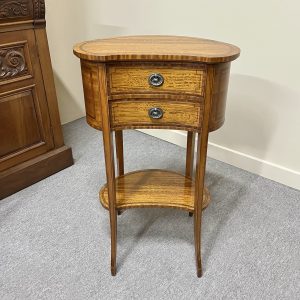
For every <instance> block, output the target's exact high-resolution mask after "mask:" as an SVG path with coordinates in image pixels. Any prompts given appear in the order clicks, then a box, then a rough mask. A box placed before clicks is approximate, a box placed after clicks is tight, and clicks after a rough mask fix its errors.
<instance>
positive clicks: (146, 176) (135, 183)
mask: <svg viewBox="0 0 300 300" xmlns="http://www.w3.org/2000/svg"><path fill="white" fill-rule="evenodd" d="M115 186H116V209H119V210H121V209H122V210H123V209H127V208H139V207H169V208H178V209H183V210H186V211H189V212H194V190H195V187H194V182H193V181H192V180H191V179H189V178H187V177H185V176H184V175H181V174H178V173H175V172H171V171H165V170H155V169H153V170H142V171H135V172H131V173H127V174H125V175H123V176H119V177H117V178H116V179H115ZM99 197H100V202H101V204H102V206H103V207H104V208H105V209H108V205H109V204H108V203H109V202H108V189H107V185H104V186H103V187H102V189H101V190H100V192H99ZM209 202H210V195H209V191H208V189H207V188H205V189H204V197H203V209H204V208H206V207H207V206H208V205H209Z"/></svg>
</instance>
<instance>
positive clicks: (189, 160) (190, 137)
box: [185, 131, 195, 217]
mask: <svg viewBox="0 0 300 300" xmlns="http://www.w3.org/2000/svg"><path fill="white" fill-rule="evenodd" d="M194 153H195V133H194V132H193V131H188V133H187V143H186V166H185V176H186V177H188V178H192V177H193V168H194ZM189 216H190V217H192V216H193V213H192V212H189Z"/></svg>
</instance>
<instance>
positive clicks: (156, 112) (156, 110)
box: [148, 107, 164, 119]
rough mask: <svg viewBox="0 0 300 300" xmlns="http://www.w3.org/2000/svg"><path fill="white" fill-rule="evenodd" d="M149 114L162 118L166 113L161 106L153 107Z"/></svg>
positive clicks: (152, 117)
mask: <svg viewBox="0 0 300 300" xmlns="http://www.w3.org/2000/svg"><path fill="white" fill-rule="evenodd" d="M148 114H149V117H150V118H151V119H161V118H162V117H163V115H164V112H163V110H162V109H161V108H159V107H153V108H150V109H149V111H148Z"/></svg>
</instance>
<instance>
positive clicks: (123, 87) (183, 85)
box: [108, 64, 205, 96]
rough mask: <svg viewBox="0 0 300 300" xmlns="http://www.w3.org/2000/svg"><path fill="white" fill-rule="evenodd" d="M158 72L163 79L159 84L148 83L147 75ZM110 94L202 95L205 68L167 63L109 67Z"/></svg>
mask: <svg viewBox="0 0 300 300" xmlns="http://www.w3.org/2000/svg"><path fill="white" fill-rule="evenodd" d="M154 73H156V74H157V73H158V74H161V75H162V76H163V78H164V83H163V84H162V85H161V86H158V87H153V86H151V85H150V84H149V81H148V79H149V76H150V75H151V74H154ZM108 78H109V88H110V89H109V93H110V94H112V95H113V94H124V93H129V94H130V93H168V92H169V93H170V92H171V93H172V92H173V93H174V92H175V93H177V94H179V93H188V94H195V95H201V96H202V95H203V89H204V88H203V87H204V83H205V68H204V67H203V66H201V65H198V67H195V65H191V66H190V67H185V66H184V65H178V64H173V65H172V64H169V65H167V66H164V65H162V64H150V65H149V64H134V65H131V64H127V66H126V65H122V66H112V67H109V68H108Z"/></svg>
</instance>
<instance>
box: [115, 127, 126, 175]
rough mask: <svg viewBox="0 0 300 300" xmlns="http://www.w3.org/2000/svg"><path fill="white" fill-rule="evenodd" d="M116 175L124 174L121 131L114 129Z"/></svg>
mask: <svg viewBox="0 0 300 300" xmlns="http://www.w3.org/2000/svg"><path fill="white" fill-rule="evenodd" d="M115 140H116V154H117V170H118V175H119V176H121V175H124V150H123V131H122V130H117V131H115Z"/></svg>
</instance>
